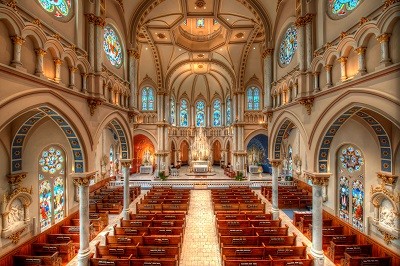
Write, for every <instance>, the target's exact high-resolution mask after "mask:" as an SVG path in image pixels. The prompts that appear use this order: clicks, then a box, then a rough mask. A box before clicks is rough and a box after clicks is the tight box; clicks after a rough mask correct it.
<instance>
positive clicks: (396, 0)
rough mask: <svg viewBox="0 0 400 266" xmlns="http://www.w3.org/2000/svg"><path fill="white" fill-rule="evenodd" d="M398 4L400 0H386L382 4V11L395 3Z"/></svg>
mask: <svg viewBox="0 0 400 266" xmlns="http://www.w3.org/2000/svg"><path fill="white" fill-rule="evenodd" d="M399 2H400V0H386V1H385V4H384V6H383V10H385V9H386V8H388V7H389V6H391V5H394V4H396V3H399Z"/></svg>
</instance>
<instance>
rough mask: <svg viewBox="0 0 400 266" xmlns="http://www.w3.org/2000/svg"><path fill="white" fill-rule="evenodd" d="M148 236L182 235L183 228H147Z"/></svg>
mask: <svg viewBox="0 0 400 266" xmlns="http://www.w3.org/2000/svg"><path fill="white" fill-rule="evenodd" d="M148 232H149V233H148V235H183V234H184V227H149V228H148Z"/></svg>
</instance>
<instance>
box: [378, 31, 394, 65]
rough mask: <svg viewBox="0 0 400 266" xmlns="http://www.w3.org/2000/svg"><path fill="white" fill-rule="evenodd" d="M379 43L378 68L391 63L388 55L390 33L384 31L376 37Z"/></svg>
mask: <svg viewBox="0 0 400 266" xmlns="http://www.w3.org/2000/svg"><path fill="white" fill-rule="evenodd" d="M376 39H377V40H378V41H379V43H380V44H381V61H380V63H381V64H380V65H379V66H378V68H382V67H386V66H388V65H390V64H392V60H391V59H390V56H389V39H390V34H389V33H384V34H382V35H380V36H378V38H376Z"/></svg>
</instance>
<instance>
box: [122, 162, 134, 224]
mask: <svg viewBox="0 0 400 266" xmlns="http://www.w3.org/2000/svg"><path fill="white" fill-rule="evenodd" d="M131 161H132V160H131V159H121V160H120V162H121V165H122V171H123V173H124V210H123V213H124V215H123V216H124V220H129V204H130V195H129V167H130V166H131Z"/></svg>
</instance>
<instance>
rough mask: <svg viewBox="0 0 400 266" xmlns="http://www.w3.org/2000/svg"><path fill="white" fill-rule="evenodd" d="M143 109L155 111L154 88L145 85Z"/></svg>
mask: <svg viewBox="0 0 400 266" xmlns="http://www.w3.org/2000/svg"><path fill="white" fill-rule="evenodd" d="M142 110H143V111H154V90H153V89H152V88H150V87H144V88H143V90H142Z"/></svg>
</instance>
